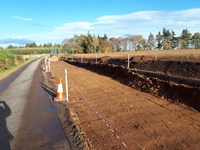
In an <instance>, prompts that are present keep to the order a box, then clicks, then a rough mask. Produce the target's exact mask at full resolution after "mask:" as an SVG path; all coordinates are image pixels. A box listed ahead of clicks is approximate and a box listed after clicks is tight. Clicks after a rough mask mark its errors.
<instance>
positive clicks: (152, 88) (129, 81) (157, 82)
mask: <svg viewBox="0 0 200 150" xmlns="http://www.w3.org/2000/svg"><path fill="white" fill-rule="evenodd" d="M68 63H71V64H73V65H77V66H79V67H83V68H86V69H88V70H91V71H94V72H97V73H99V74H101V75H106V76H109V77H111V78H113V79H115V80H118V81H119V82H121V83H123V84H125V85H128V86H130V87H134V88H136V89H138V90H140V91H144V92H147V93H151V94H153V95H155V96H159V97H163V98H165V99H167V100H169V101H171V102H174V103H177V102H180V103H183V104H185V105H188V106H190V107H193V108H195V109H196V110H198V111H200V101H199V96H200V88H199V87H198V86H197V85H195V86H192V83H193V82H190V84H191V85H190V86H188V85H184V84H177V83H175V82H171V81H167V80H161V79H159V78H157V77H147V76H145V75H143V74H139V73H138V72H137V71H134V70H131V69H126V68H125V67H121V66H115V65H106V64H91V63H79V62H68ZM174 80H175V79H174ZM175 81H176V80H175ZM177 82H178V81H177ZM194 83H195V82H194ZM196 86H197V87H196Z"/></svg>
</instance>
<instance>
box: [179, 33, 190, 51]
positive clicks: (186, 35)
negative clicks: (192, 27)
mask: <svg viewBox="0 0 200 150" xmlns="http://www.w3.org/2000/svg"><path fill="white" fill-rule="evenodd" d="M181 39H182V40H184V41H185V43H186V44H184V45H183V46H184V47H183V48H189V45H190V40H191V33H190V32H189V31H188V30H187V29H183V31H182V33H181Z"/></svg>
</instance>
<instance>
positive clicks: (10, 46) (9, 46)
mask: <svg viewBox="0 0 200 150" xmlns="http://www.w3.org/2000/svg"><path fill="white" fill-rule="evenodd" d="M7 48H8V49H13V48H15V47H14V46H13V45H11V44H10V45H8V46H7Z"/></svg>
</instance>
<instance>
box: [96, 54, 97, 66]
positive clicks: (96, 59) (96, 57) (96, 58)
mask: <svg viewBox="0 0 200 150" xmlns="http://www.w3.org/2000/svg"><path fill="white" fill-rule="evenodd" d="M96 64H97V54H96Z"/></svg>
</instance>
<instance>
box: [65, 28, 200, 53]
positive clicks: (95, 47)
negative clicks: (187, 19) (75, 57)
mask: <svg viewBox="0 0 200 150" xmlns="http://www.w3.org/2000/svg"><path fill="white" fill-rule="evenodd" d="M191 48H195V49H199V48H200V32H196V33H194V34H193V35H192V34H191V33H190V32H189V31H188V30H187V29H183V30H182V32H181V35H180V36H176V33H175V32H174V31H173V30H168V29H165V28H163V30H162V31H159V32H158V34H157V35H153V34H152V33H150V35H149V36H148V38H147V39H145V38H143V37H142V36H141V35H133V36H127V37H119V38H116V37H111V38H108V37H107V35H106V34H105V35H104V36H103V37H101V36H95V35H91V34H90V33H89V32H88V34H87V35H80V36H77V35H75V36H74V37H73V38H70V39H64V40H63V43H62V50H63V51H67V52H68V53H99V52H101V53H105V52H119V51H138V50H155V49H157V50H169V49H191Z"/></svg>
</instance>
